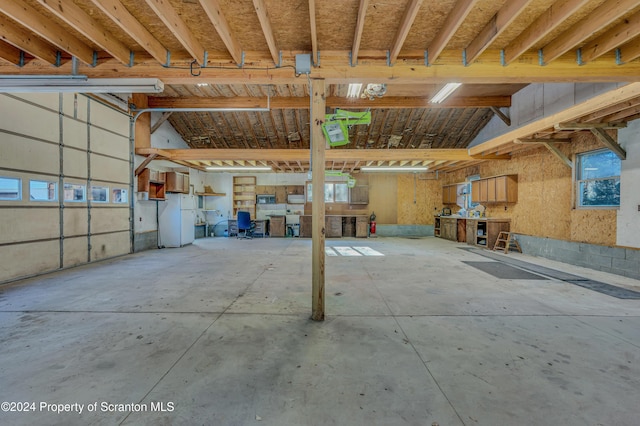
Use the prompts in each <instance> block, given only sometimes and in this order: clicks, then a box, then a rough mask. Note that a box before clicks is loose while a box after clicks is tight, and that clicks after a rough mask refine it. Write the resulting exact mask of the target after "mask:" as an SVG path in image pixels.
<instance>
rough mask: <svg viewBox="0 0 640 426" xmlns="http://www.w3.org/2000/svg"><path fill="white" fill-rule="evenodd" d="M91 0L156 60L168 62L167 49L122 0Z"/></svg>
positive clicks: (162, 62)
mask: <svg viewBox="0 0 640 426" xmlns="http://www.w3.org/2000/svg"><path fill="white" fill-rule="evenodd" d="M91 2H92V3H93V4H94V5H95V6H96V7H98V8H99V9H100V10H101V11H102V12H103V13H104V14H105V15H107V16H108V17H109V18H110V19H111V20H112V21H113V23H114V24H116V25H117V26H118V27H119V28H120V29H121V30H122V31H123V32H124V33H125V34H127V35H128V36H129V37H131V38H132V39H134V40H135V41H136V43H138V44H139V45H140V46H141V47H142V48H143V49H144V50H145V51H146V52H147V53H149V55H151V56H153V58H154V59H155V60H156V61H158V62H159V63H161V64H166V63H167V49H166V48H165V47H164V46H163V45H162V43H160V42H159V41H158V40H157V39H156V38H155V37H154V36H153V35H152V34H151V33H150V32H149V31H148V30H147V29H146V28H145V27H144V26H143V25H142V24H141V23H140V21H138V20H137V19H136V18H135V17H134V16H133V15H132V14H131V13H129V11H128V10H127V9H126V8H125V7H124V6H123V5H122V3H120V0H91Z"/></svg>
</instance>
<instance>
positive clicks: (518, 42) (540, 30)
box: [504, 0, 589, 64]
mask: <svg viewBox="0 0 640 426" xmlns="http://www.w3.org/2000/svg"><path fill="white" fill-rule="evenodd" d="M587 3H589V0H561V1H559V2H557V3H555V4H552V5H551V7H549V8H548V9H547V10H545V11H544V12H543V13H542V15H540V16H539V17H538V19H536V20H535V21H533V23H532V24H531V25H529V26H528V27H527V28H526V29H525V30H524V31H523V32H522V33H520V35H518V37H516V38H515V39H514V40H513V41H512V42H511V43H509V45H507V47H505V48H504V62H505V64H510V63H511V62H513V61H514V60H515V59H516V58H518V57H519V56H520V55H522V54H523V53H524V52H526V51H527V50H529V49H530V48H531V47H532V46H533V45H534V44H536V43H537V42H538V41H540V40H542V38H543V37H545V36H546V35H547V34H549V33H550V32H552V31H553V30H555V29H556V28H557V27H558V26H559V25H560V24H562V23H563V22H564V21H565V20H566V19H567V18H569V17H570V16H571V15H573V14H574V13H575V12H577V11H578V10H579V9H580V8H581V7H583V6H584V5H586V4H587Z"/></svg>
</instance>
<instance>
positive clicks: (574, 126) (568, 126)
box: [553, 122, 627, 130]
mask: <svg viewBox="0 0 640 426" xmlns="http://www.w3.org/2000/svg"><path fill="white" fill-rule="evenodd" d="M553 127H554V129H555V130H591V129H624V128H625V127H627V123H568V122H564V123H557V124H555V125H554V126H553Z"/></svg>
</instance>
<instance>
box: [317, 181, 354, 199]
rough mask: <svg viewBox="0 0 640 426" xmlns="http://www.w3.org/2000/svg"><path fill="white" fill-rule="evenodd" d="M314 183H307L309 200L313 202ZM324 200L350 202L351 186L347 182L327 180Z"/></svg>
mask: <svg viewBox="0 0 640 426" xmlns="http://www.w3.org/2000/svg"><path fill="white" fill-rule="evenodd" d="M312 188H313V185H312V184H311V183H307V202H309V203H311V202H313V197H312V192H313V190H312ZM324 202H325V203H348V202H349V187H348V186H347V183H346V182H326V183H325V184H324Z"/></svg>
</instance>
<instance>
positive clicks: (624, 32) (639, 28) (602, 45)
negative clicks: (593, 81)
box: [580, 13, 640, 64]
mask: <svg viewBox="0 0 640 426" xmlns="http://www.w3.org/2000/svg"><path fill="white" fill-rule="evenodd" d="M638 35H640V13H636V14H635V15H633V16H632V17H630V18H627V19H625V20H624V21H623V22H621V23H620V24H619V25H616V26H615V27H613V28H611V29H610V30H609V31H607V32H606V33H604V34H602V35H601V36H600V37H598V38H597V39H595V40H593V41H591V42H589V43H587V44H586V45H585V46H583V47H581V48H580V60H581V61H582V63H583V64H586V63H587V62H591V61H593V60H594V59H597V58H599V57H600V56H602V55H604V54H605V53H607V52H609V51H611V50H613V49H615V48H616V47H618V46H622V45H623V44H625V43H627V42H628V41H631V40H632V39H634V38H635V37H637V36H638ZM636 44H640V43H636Z"/></svg>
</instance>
